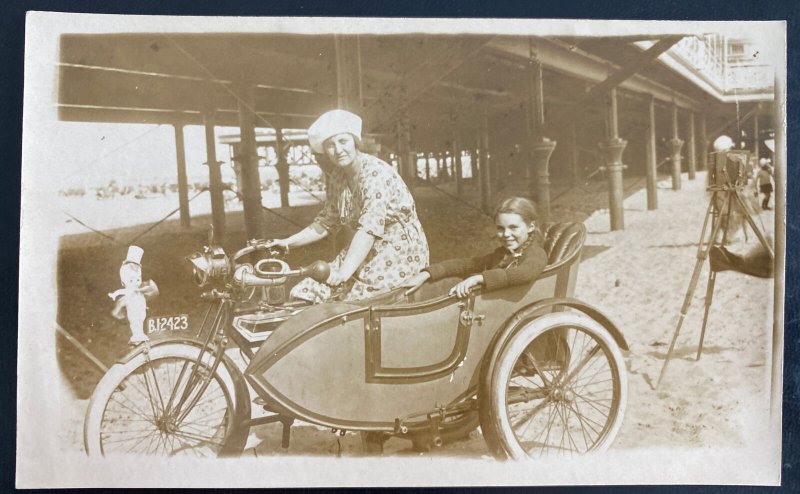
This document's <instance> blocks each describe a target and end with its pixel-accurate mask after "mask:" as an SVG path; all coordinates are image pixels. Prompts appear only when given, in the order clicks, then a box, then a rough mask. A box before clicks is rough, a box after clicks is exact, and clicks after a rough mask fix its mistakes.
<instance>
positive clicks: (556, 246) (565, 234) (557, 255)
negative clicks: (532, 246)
mask: <svg viewBox="0 0 800 494" xmlns="http://www.w3.org/2000/svg"><path fill="white" fill-rule="evenodd" d="M542 231H543V232H544V250H545V252H547V267H546V268H545V269H548V268H550V267H551V266H553V265H555V264H559V263H561V262H564V261H566V260H568V259H570V258H572V257H573V256H575V255H577V254H578V253H579V252H580V250H581V247H582V246H583V242H584V240H586V227H585V226H584V225H583V223H577V222H573V221H570V222H564V223H549V224H545V225H544V228H543V229H542Z"/></svg>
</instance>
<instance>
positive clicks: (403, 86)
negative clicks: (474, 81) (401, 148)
mask: <svg viewBox="0 0 800 494" xmlns="http://www.w3.org/2000/svg"><path fill="white" fill-rule="evenodd" d="M490 40H491V37H471V38H467V39H466V40H464V39H453V40H448V41H447V42H446V43H445V44H444V46H442V47H440V48H439V49H438V50H436V51H434V52H432V53H430V54H429V55H428V56H427V57H426V58H425V60H423V61H422V63H420V64H419V65H417V66H416V67H415V68H414V70H412V71H410V72H409V73H408V74H406V75H405V76H404V77H403V78H402V79H400V80H399V81H396V82H394V83H393V84H392V85H391V86H389V87H387V88H385V90H384V91H383V93H384V95H385V96H384V97H382V98H379V99H377V100H375V101H373V102H372V103H370V104H369V105H368V106H367V107H366V108H365V109H364V115H362V116H363V118H364V121H365V122H367V123H368V125H370V126H371V128H372V130H373V131H374V130H376V129H379V128H381V126H382V125H384V124H386V123H387V122H391V121H392V120H393V119H394V117H395V116H396V115H397V113H398V112H400V111H401V110H403V108H405V107H406V106H407V105H408V104H409V103H411V102H413V101H415V100H416V99H417V98H419V97H420V96H421V95H422V93H424V92H425V91H426V90H428V89H429V88H430V87H431V86H433V85H434V84H436V83H437V82H439V81H440V80H442V79H444V78H445V77H446V76H447V75H448V74H450V73H451V72H452V71H453V70H455V69H456V68H458V67H459V66H460V65H461V64H463V63H464V62H465V61H467V60H468V59H469V57H470V56H471V55H472V54H474V53H475V52H477V51H478V50H480V49H481V48H482V47H483V46H484V45H486V44H487V43H488V42H489V41H490Z"/></svg>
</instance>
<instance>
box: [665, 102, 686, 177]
mask: <svg viewBox="0 0 800 494" xmlns="http://www.w3.org/2000/svg"><path fill="white" fill-rule="evenodd" d="M667 144H668V145H669V150H670V159H671V160H672V190H681V148H683V141H682V140H680V139H679V138H678V106H677V105H676V104H675V103H673V104H672V139H670V140H669V142H667Z"/></svg>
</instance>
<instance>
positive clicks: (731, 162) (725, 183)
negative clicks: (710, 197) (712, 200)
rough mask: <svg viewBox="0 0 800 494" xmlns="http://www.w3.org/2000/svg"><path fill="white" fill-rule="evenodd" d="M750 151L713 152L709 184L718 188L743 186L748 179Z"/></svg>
mask: <svg viewBox="0 0 800 494" xmlns="http://www.w3.org/2000/svg"><path fill="white" fill-rule="evenodd" d="M749 159H750V151H745V150H739V149H736V150H729V151H719V152H716V153H711V159H710V166H709V169H708V185H709V187H716V188H730V187H742V186H744V185H746V184H747V180H748V173H747V167H748V160H749Z"/></svg>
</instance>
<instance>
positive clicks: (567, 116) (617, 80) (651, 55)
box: [547, 36, 683, 131]
mask: <svg viewBox="0 0 800 494" xmlns="http://www.w3.org/2000/svg"><path fill="white" fill-rule="evenodd" d="M682 38H683V36H670V37H667V38H664V39H662V40H660V41H658V43H656V44H655V45H653V46H652V47H650V48H649V49H647V50H646V51H644V52H643V53H642V54H641V55H640V56H639V57H638V58H636V59H634V60H631V61H630V62H629V63H628V64H627V65H625V66H623V67H620V68H619V69H617V70H616V71H615V72H614V73H613V74H611V75H610V76H608V77H607V78H606V79H605V80H603V81H602V82H601V83H600V84H597V85H596V86H594V87H592V88H591V89H590V90H589V91H588V92H586V94H584V95H583V97H581V99H579V100H578V101H576V102H575V103H574V104H573V105H572V107H570V108H568V109H565V110H563V111H561V112H560V113H558V114H556V115H554V116H553V117H552V118H551V120H550V122H549V123H548V125H547V128H548V130H551V131H552V130H556V129H558V128H561V127H564V126H566V125H569V123H570V122H571V120H572V119H573V118H575V117H576V116H577V115H580V114H581V112H580V110H581V109H582V108H585V107H586V106H587V105H590V104H592V103H594V102H596V101H598V99H599V96H601V95H603V94H605V93H607V92H608V91H610V90H611V89H614V88H616V87H617V86H619V85H620V84H621V83H622V82H623V81H625V80H626V79H628V78H629V77H631V76H632V75H634V74H635V73H637V72H638V71H639V70H641V69H642V68H643V67H644V66H645V65H647V64H648V63H650V62H652V61H653V60H655V59H656V58H658V57H659V56H660V55H661V54H662V53H664V52H665V51H667V50H669V49H670V48H671V47H672V46H673V45H675V43H677V42H678V41H680V40H681V39H682Z"/></svg>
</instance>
